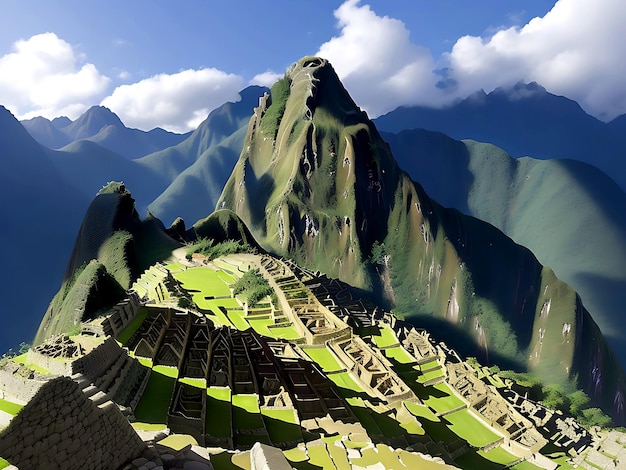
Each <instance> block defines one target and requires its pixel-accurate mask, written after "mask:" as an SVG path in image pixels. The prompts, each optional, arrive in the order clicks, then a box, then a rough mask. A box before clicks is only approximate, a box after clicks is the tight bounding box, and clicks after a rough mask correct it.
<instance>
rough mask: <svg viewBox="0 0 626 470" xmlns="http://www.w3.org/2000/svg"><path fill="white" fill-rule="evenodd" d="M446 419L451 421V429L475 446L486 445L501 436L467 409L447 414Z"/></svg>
mask: <svg viewBox="0 0 626 470" xmlns="http://www.w3.org/2000/svg"><path fill="white" fill-rule="evenodd" d="M444 419H445V420H447V421H448V422H449V423H450V425H449V427H450V429H451V430H452V431H453V432H454V433H455V434H456V435H457V436H459V437H461V438H462V439H465V440H466V441H467V442H469V443H470V444H471V445H472V446H474V447H483V446H486V445H487V444H491V443H492V442H495V441H497V440H498V439H500V437H501V436H499V435H498V434H496V433H495V432H494V431H493V430H492V429H491V428H489V427H487V426H486V425H485V424H483V422H482V421H481V420H480V419H479V418H477V417H476V416H474V415H473V414H472V413H471V412H470V411H469V410H467V409H462V410H459V411H455V412H454V413H450V414H447V415H446V416H445V417H444Z"/></svg>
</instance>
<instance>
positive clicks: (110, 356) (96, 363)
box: [72, 338, 124, 380]
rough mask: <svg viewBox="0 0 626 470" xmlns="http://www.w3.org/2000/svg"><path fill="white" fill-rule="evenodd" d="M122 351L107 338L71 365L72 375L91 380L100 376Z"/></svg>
mask: <svg viewBox="0 0 626 470" xmlns="http://www.w3.org/2000/svg"><path fill="white" fill-rule="evenodd" d="M123 352H124V351H123V350H122V348H120V347H119V345H118V344H117V341H115V340H114V339H113V338H107V339H106V341H105V342H104V343H102V344H101V345H99V346H98V347H97V348H96V349H94V350H93V351H91V352H90V353H89V354H87V355H85V356H83V357H81V358H79V359H76V360H75V361H74V362H73V363H72V373H73V374H83V375H85V376H87V377H89V378H90V379H91V380H96V379H97V378H98V377H100V376H102V374H104V373H105V372H106V371H107V369H109V368H110V367H111V365H112V364H113V363H114V362H115V361H116V360H117V359H118V358H119V357H120V354H122V353H123Z"/></svg>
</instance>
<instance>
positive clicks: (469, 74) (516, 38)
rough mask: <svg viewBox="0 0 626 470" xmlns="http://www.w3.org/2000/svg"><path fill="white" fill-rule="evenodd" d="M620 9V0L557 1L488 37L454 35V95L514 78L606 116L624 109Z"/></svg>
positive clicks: (624, 14)
mask: <svg viewBox="0 0 626 470" xmlns="http://www.w3.org/2000/svg"><path fill="white" fill-rule="evenodd" d="M624 25H626V8H624V5H623V2H622V1H621V0H596V1H593V2H590V1H588V0H560V1H558V2H557V3H556V4H555V6H554V7H553V8H552V10H551V11H550V12H548V13H547V14H546V15H545V16H544V17H542V18H534V19H532V20H531V21H530V22H529V23H528V24H526V25H525V26H524V27H522V28H518V27H511V28H508V29H505V30H502V31H498V32H497V33H496V34H494V35H493V36H492V37H490V38H488V39H482V38H479V37H474V36H464V37H462V38H460V39H459V40H458V41H457V42H456V44H455V45H454V47H453V48H452V51H451V52H450V53H449V54H448V55H447V57H446V59H447V60H448V61H449V66H450V67H451V69H452V70H451V77H453V78H454V79H455V80H456V81H457V83H458V89H457V90H456V94H457V95H459V96H463V95H467V94H468V93H471V92H473V91H475V90H477V89H479V88H483V89H485V90H486V91H490V90H493V89H494V88H496V87H498V86H509V85H512V84H514V83H516V82H518V81H520V80H523V81H526V82H530V81H536V82H538V83H540V84H541V85H543V86H544V87H545V88H547V89H548V91H550V92H552V93H556V94H562V95H565V96H567V97H569V98H572V99H574V100H576V101H578V102H579V103H580V104H581V106H583V108H585V110H586V111H587V112H589V113H591V114H594V115H596V116H598V117H601V118H605V119H610V118H613V117H615V116H616V115H618V114H622V113H624V112H626V93H625V88H624V82H625V80H626V61H624V57H626V42H624V41H623V34H624Z"/></svg>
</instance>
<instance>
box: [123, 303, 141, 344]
mask: <svg viewBox="0 0 626 470" xmlns="http://www.w3.org/2000/svg"><path fill="white" fill-rule="evenodd" d="M147 316H148V309H147V308H145V307H142V308H140V309H139V310H138V311H137V314H136V315H135V318H133V319H132V320H131V322H130V323H129V324H128V326H127V327H126V328H124V331H122V332H121V333H120V334H119V335H118V336H117V340H118V341H119V342H120V343H122V345H124V344H126V342H127V341H128V340H129V339H130V337H131V336H132V335H133V334H135V331H137V330H138V329H139V327H140V326H141V324H142V323H143V321H144V320H145V319H146V317H147Z"/></svg>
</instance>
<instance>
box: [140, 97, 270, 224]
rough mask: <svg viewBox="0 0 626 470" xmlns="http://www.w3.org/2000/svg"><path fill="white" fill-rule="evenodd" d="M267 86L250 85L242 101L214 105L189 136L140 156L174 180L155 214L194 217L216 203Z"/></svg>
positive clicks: (156, 203) (169, 217)
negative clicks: (253, 110) (251, 117)
mask: <svg viewBox="0 0 626 470" xmlns="http://www.w3.org/2000/svg"><path fill="white" fill-rule="evenodd" d="M266 91H267V88H264V87H258V86H250V87H247V88H245V89H244V90H242V91H241V92H240V96H241V100H240V101H238V102H236V103H231V102H228V103H225V104H223V105H222V106H220V107H219V108H217V109H215V110H213V111H212V112H211V113H210V114H209V116H208V117H207V119H206V120H205V121H204V122H202V124H200V126H198V128H197V129H196V130H195V131H194V132H193V133H192V134H191V135H190V136H189V137H188V138H187V139H186V140H185V141H183V142H181V143H180V144H178V145H176V146H173V147H170V148H168V149H165V150H163V151H160V152H155V153H153V154H150V155H147V156H145V157H143V158H140V159H138V160H137V163H139V164H140V165H142V166H144V167H145V168H148V169H150V170H151V171H153V172H156V173H157V174H158V175H160V177H161V178H164V179H165V180H166V181H167V182H168V183H169V185H168V186H167V187H166V188H164V190H163V192H162V193H161V194H160V195H159V196H158V197H157V198H156V199H155V200H154V201H153V202H152V203H151V204H150V206H149V209H150V211H151V212H152V213H154V214H155V215H156V216H157V217H159V218H160V219H161V220H163V221H165V222H166V223H167V222H171V221H173V220H174V219H175V218H176V217H183V218H184V219H185V220H190V221H194V220H197V219H199V218H201V217H204V216H206V213H207V208H209V207H215V203H216V202H217V198H218V197H219V195H220V193H221V191H222V188H223V187H224V183H226V180H227V179H228V177H229V176H230V173H231V172H232V169H233V167H234V166H235V163H236V162H237V159H238V157H239V154H240V152H241V148H242V144H243V137H244V135H245V129H244V128H245V126H246V124H247V122H248V120H249V118H250V112H251V110H252V109H253V108H254V106H256V105H257V104H258V101H259V98H260V97H261V96H262V95H263V93H265V92H266Z"/></svg>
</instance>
